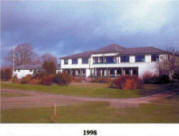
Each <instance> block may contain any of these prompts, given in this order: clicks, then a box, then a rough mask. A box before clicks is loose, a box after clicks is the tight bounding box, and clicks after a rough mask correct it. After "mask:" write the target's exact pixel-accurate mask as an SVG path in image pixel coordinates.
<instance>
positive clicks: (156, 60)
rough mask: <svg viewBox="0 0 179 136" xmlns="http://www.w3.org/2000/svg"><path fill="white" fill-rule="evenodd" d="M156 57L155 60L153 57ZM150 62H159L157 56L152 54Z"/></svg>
mask: <svg viewBox="0 0 179 136" xmlns="http://www.w3.org/2000/svg"><path fill="white" fill-rule="evenodd" d="M156 55H157V58H155V59H154V57H156ZM151 61H152V62H158V61H159V54H152V55H151Z"/></svg>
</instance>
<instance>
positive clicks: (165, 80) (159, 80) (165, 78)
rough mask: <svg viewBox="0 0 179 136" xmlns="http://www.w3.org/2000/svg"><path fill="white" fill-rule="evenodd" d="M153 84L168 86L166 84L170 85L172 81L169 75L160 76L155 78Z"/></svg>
mask: <svg viewBox="0 0 179 136" xmlns="http://www.w3.org/2000/svg"><path fill="white" fill-rule="evenodd" d="M153 83H155V84H166V83H170V79H169V77H168V75H160V76H156V77H153Z"/></svg>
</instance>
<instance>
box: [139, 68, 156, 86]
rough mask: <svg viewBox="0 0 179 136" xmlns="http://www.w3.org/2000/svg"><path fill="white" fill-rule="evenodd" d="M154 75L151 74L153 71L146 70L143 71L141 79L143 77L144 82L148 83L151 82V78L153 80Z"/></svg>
mask: <svg viewBox="0 0 179 136" xmlns="http://www.w3.org/2000/svg"><path fill="white" fill-rule="evenodd" d="M154 77H155V76H154V75H153V73H151V72H149V71H148V72H145V73H144V74H143V76H142V79H143V81H144V83H146V84H148V83H152V82H153V81H152V80H153V78H154Z"/></svg>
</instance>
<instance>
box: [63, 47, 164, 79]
mask: <svg viewBox="0 0 179 136" xmlns="http://www.w3.org/2000/svg"><path fill="white" fill-rule="evenodd" d="M163 56H165V51H163V50H161V49H158V48H154V47H140V48H124V47H122V46H120V45H116V44H112V45H108V46H105V47H103V48H100V49H97V50H93V51H86V52H82V53H78V54H74V55H70V56H65V57H62V58H60V62H61V66H60V68H61V69H60V71H66V72H68V73H70V74H71V75H73V76H80V77H90V76H95V77H97V76H110V77H115V76H120V75H138V76H139V77H142V75H143V74H144V73H145V72H151V73H153V74H159V72H158V69H157V64H158V63H159V61H161V58H162V57H163Z"/></svg>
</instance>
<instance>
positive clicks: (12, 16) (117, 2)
mask: <svg viewBox="0 0 179 136" xmlns="http://www.w3.org/2000/svg"><path fill="white" fill-rule="evenodd" d="M178 14H179V0H109V1H107V0H105V1H104V0H100V1H97V0H96V1H95V0H73V1H70V0H66V1H62V0H49V1H48V0H41V1H40V0H28V1H27V0H11V1H10V0H6V1H5V0H2V1H1V58H0V61H1V62H2V64H4V63H6V62H5V61H4V57H5V56H6V55H7V53H8V50H9V49H11V48H13V47H15V46H17V45H18V44H21V43H29V44H30V45H31V46H32V47H33V49H34V51H35V52H36V53H37V54H38V55H42V54H44V53H47V52H48V53H51V54H53V55H55V56H56V57H58V58H59V57H61V56H66V55H69V54H74V53H79V52H82V51H87V50H93V49H98V48H100V47H103V46H106V45H109V44H114V43H115V44H119V45H121V46H124V47H129V48H133V47H143V46H153V47H157V48H160V49H167V48H169V47H173V48H175V49H179V16H178Z"/></svg>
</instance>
